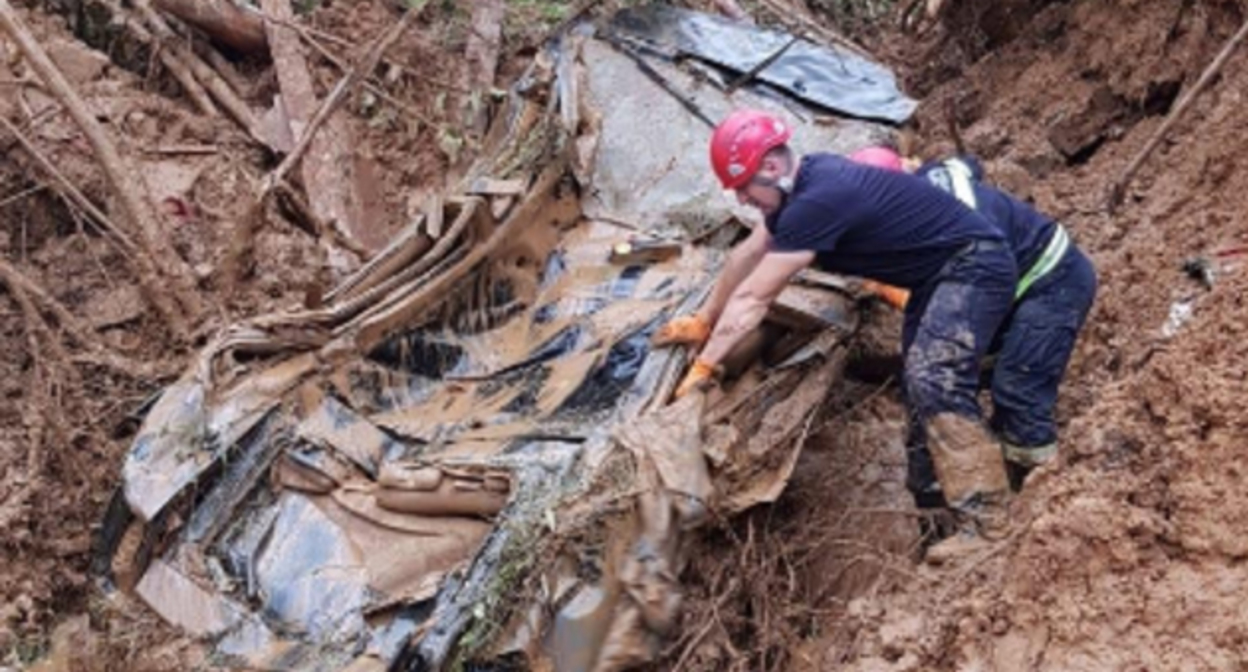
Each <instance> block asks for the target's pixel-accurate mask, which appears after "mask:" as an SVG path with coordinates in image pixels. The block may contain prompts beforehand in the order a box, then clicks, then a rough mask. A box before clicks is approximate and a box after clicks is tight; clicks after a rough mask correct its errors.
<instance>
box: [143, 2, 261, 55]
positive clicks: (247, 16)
mask: <svg viewBox="0 0 1248 672" xmlns="http://www.w3.org/2000/svg"><path fill="white" fill-rule="evenodd" d="M155 6H156V9H159V10H160V11H162V12H165V13H167V14H170V15H171V16H174V17H177V18H178V19H181V20H182V21H185V22H186V23H188V24H190V25H192V26H194V27H195V28H198V29H199V30H201V31H203V32H204V34H205V35H207V36H208V37H209V38H211V39H212V40H213V41H214V42H217V43H219V44H221V45H224V46H226V47H229V48H230V49H234V50H236V51H241V52H243V53H248V54H251V53H257V52H263V51H265V50H266V49H267V48H268V36H267V35H266V34H265V30H264V19H263V18H262V17H260V16H259V15H258V14H256V13H255V12H248V11H246V10H244V9H241V8H240V7H238V6H237V5H235V4H234V3H233V2H230V0H155Z"/></svg>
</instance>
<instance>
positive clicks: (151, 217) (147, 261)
mask: <svg viewBox="0 0 1248 672" xmlns="http://www.w3.org/2000/svg"><path fill="white" fill-rule="evenodd" d="M0 26H2V27H3V28H4V30H5V31H6V32H8V33H9V35H10V36H12V38H13V41H14V42H16V43H17V46H18V48H19V49H20V50H21V52H22V54H23V55H24V56H25V58H26V60H27V61H28V62H29V63H30V65H31V67H32V68H33V69H34V70H35V72H36V73H37V74H38V75H39V77H40V78H41V79H43V81H44V83H45V84H46V85H47V86H48V89H49V90H50V91H51V93H52V94H53V95H54V96H56V98H57V100H59V101H60V102H61V104H62V105H63V106H64V107H65V109H66V110H68V111H69V114H70V116H71V117H73V119H74V121H75V122H76V123H77V124H78V127H79V128H80V129H82V132H83V134H84V135H85V136H86V137H87V140H88V142H90V143H91V148H92V150H93V151H94V153H95V156H96V159H97V160H98V161H99V162H100V165H101V168H102V169H103V170H104V174H105V177H107V178H108V181H109V184H111V185H112V187H113V190H114V191H115V192H116V193H117V195H118V197H119V200H120V201H121V205H122V208H123V210H124V211H125V212H126V215H127V219H128V220H129V223H130V224H131V225H132V226H133V227H134V232H136V233H137V234H139V236H140V240H141V241H142V248H143V251H144V252H146V254H141V255H136V256H135V258H136V259H137V260H139V265H140V272H139V275H140V281H141V282H142V283H143V284H144V288H145V289H146V290H147V291H146V292H145V293H146V294H147V298H148V300H149V301H151V302H152V305H154V306H155V307H156V309H157V310H158V311H160V312H161V314H162V315H163V316H164V317H165V320H166V321H167V322H168V324H169V327H170V329H171V330H172V331H173V332H174V335H175V336H176V337H177V338H179V339H183V338H185V337H186V336H188V335H189V328H188V318H189V320H194V319H196V318H197V317H198V315H199V314H200V301H199V295H198V294H197V293H196V292H195V288H194V286H193V285H192V283H191V278H192V277H193V275H192V273H191V270H190V268H189V267H188V266H187V264H186V262H185V261H183V260H182V259H181V258H180V257H179V256H178V255H177V253H176V252H175V251H174V250H173V248H172V246H171V245H169V242H168V239H167V238H166V237H165V235H164V232H163V231H161V228H160V226H159V220H158V219H157V217H156V213H155V210H154V209H153V208H152V204H151V201H150V199H149V198H146V197H145V196H146V189H144V188H142V186H141V184H140V183H139V181H138V171H137V170H136V169H134V167H132V166H130V165H129V164H128V162H126V161H124V160H123V159H122V157H121V155H120V154H119V153H118V152H117V148H116V147H114V146H113V144H112V142H111V141H110V140H109V139H108V137H107V136H106V135H105V133H104V129H103V127H102V126H101V125H100V122H99V121H97V120H96V118H95V115H93V114H92V113H91V111H90V110H88V109H87V106H86V103H84V102H83V100H82V99H81V98H80V97H79V96H78V93H77V92H76V91H74V89H73V87H72V86H71V85H70V83H69V82H68V81H67V80H66V79H65V76H64V75H62V74H61V71H60V70H59V69H57V67H56V65H55V64H53V63H52V59H51V58H49V57H48V54H47V52H45V51H44V50H43V48H42V47H41V46H39V43H38V42H36V41H35V39H34V37H32V36H31V34H30V31H29V30H27V29H26V26H25V25H24V24H23V23H22V21H21V19H20V18H19V17H18V16H17V12H16V10H14V9H13V6H12V5H11V4H9V0H0ZM161 276H164V280H165V281H164V282H162V281H161Z"/></svg>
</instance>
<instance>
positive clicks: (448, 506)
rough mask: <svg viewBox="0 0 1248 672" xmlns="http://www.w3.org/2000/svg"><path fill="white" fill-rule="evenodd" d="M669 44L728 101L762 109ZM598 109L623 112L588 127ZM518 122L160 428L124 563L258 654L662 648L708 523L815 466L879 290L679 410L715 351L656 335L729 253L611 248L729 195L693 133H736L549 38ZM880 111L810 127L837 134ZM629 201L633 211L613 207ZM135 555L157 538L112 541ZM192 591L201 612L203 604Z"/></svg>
mask: <svg viewBox="0 0 1248 672" xmlns="http://www.w3.org/2000/svg"><path fill="white" fill-rule="evenodd" d="M275 43H276V40H270V44H275ZM653 67H655V68H664V69H666V71H667V73H668V75H670V77H671V82H672V83H673V84H678V85H681V86H689V88H690V91H691V93H690V95H692V96H696V97H698V98H699V100H700V101H702V102H703V103H704V104H706V105H707V106H708V108H711V109H715V110H716V111H717V112H722V111H724V110H727V109H728V108H729V107H731V106H732V105H733V104H734V103H733V102H732V101H729V100H728V99H727V98H726V96H725V94H723V93H722V92H717V91H714V90H706V89H704V88H703V89H699V88H698V87H695V86H693V81H694V80H693V79H692V76H691V75H689V74H688V73H685V72H683V71H681V70H680V69H679V68H676V67H674V66H672V65H671V64H665V63H659V62H656V63H655V64H654V66H653ZM568 78H571V79H574V80H576V81H577V82H578V84H577V85H576V86H567V85H565V83H566V82H567V81H568ZM629 82H631V83H634V84H636V86H635V87H633V90H632V95H630V96H629V97H628V98H627V99H625V100H624V102H625V103H627V104H626V105H618V104H615V103H614V101H615V98H616V94H610V93H609V91H615V90H618V88H619V87H620V86H622V85H625V84H627V83H629ZM735 95H736V96H738V97H740V98H741V99H742V100H745V99H747V98H748V99H749V100H751V101H752V102H754V103H756V104H758V105H760V106H772V107H774V106H775V105H777V104H778V103H776V102H774V101H767V100H766V99H763V98H751V96H753V94H751V93H750V92H748V91H745V90H743V91H740V92H737V94H735ZM795 104H796V103H795ZM628 105H642V106H644V107H645V108H646V110H647V113H646V115H643V116H641V117H636V118H627V115H629V114H632V113H634V112H635V111H636V110H635V109H634V108H631V107H628ZM581 115H585V117H586V118H588V117H593V118H595V119H597V120H599V122H600V125H595V126H594V127H592V128H587V127H584V126H582V125H581V124H579V123H578V124H574V125H571V126H567V125H564V120H566V119H569V118H580V116H581ZM660 119H664V120H666V121H667V122H669V123H664V124H659V123H657V122H658V120H660ZM497 123H498V124H500V125H499V126H498V127H497V128H495V129H492V131H491V133H490V134H489V136H488V137H489V138H491V142H492V143H494V144H492V145H491V146H489V147H486V148H483V151H482V154H481V156H482V157H484V158H482V159H480V160H479V161H478V163H476V164H474V165H473V166H471V167H470V168H469V169H468V170H467V171H466V174H465V176H464V178H463V180H462V181H461V182H459V183H458V184H457V185H455V186H454V187H453V188H452V189H450V190H448V191H447V192H446V193H444V194H441V195H439V196H438V197H435V198H430V199H428V200H427V202H426V205H425V208H424V212H423V214H422V216H421V218H420V219H419V220H418V221H417V222H415V223H413V224H412V225H411V226H409V227H408V228H407V230H406V231H405V232H404V234H403V235H402V237H401V238H399V239H397V240H394V241H391V242H390V243H389V244H387V245H386V246H385V248H384V249H382V250H381V251H380V252H379V253H377V254H376V255H375V256H374V257H373V258H372V259H370V260H369V261H368V262H366V263H365V264H363V265H362V266H361V267H360V269H359V270H358V271H356V272H354V273H352V274H351V275H350V276H349V277H347V278H346V279H344V280H343V281H342V283H340V285H339V286H338V287H336V288H334V289H333V290H331V291H330V292H328V293H327V294H326V295H325V296H324V299H323V302H321V303H319V304H318V305H317V307H315V308H313V309H308V310H303V311H293V312H281V313H274V314H269V315H263V316H259V317H256V318H254V319H252V320H249V321H247V322H245V323H240V324H235V325H232V326H231V327H229V328H228V329H226V330H224V331H223V332H221V333H220V334H218V335H217V336H216V337H215V338H214V339H213V340H212V341H211V342H210V344H209V345H208V346H207V347H205V348H204V349H203V350H202V351H201V352H200V353H199V355H198V356H197V358H196V359H195V364H194V366H193V367H191V369H190V370H188V371H187V372H185V373H184V375H183V376H182V378H181V379H180V380H179V381H178V382H176V383H175V384H173V385H172V386H170V387H169V388H168V389H167V390H166V391H165V393H164V395H163V396H162V397H161V399H160V400H159V401H158V402H157V403H156V404H155V405H154V407H153V408H152V409H151V411H150V412H149V413H148V415H147V417H146V420H145V422H144V423H143V426H142V427H141V429H140V430H139V432H138V436H137V438H136V440H135V442H134V446H133V449H132V451H131V453H130V455H129V456H128V458H127V460H126V463H125V465H124V468H123V476H124V485H123V492H124V497H125V501H126V502H128V504H129V508H130V510H131V511H132V512H133V514H135V518H136V520H135V522H134V523H132V524H131V525H130V527H129V528H128V529H129V532H128V533H127V534H130V535H135V534H138V535H140V536H141V537H143V538H144V539H145V540H146V543H144V544H141V545H140V548H147V549H157V552H156V553H155V557H154V558H152V564H150V565H148V566H147V567H146V568H145V567H144V566H143V562H142V560H143V558H142V555H141V554H138V555H136V557H131V558H128V560H129V561H130V562H129V563H126V562H122V563H120V564H118V563H113V564H114V565H115V566H130V567H135V568H137V571H138V572H140V573H142V578H141V579H140V581H139V584H140V586H141V587H142V590H140V591H139V594H140V597H142V598H143V599H144V600H145V601H146V602H148V603H149V604H151V605H152V606H153V607H154V608H155V609H156V610H157V612H158V613H161V614H162V615H163V616H164V617H165V618H166V619H167V620H170V621H171V622H174V623H175V624H178V625H179V626H180V627H183V628H185V629H187V630H188V631H193V632H195V633H198V634H201V635H203V636H205V637H208V638H209V639H213V640H214V644H215V646H216V650H217V652H218V653H219V654H221V655H223V656H225V657H226V658H227V659H229V660H231V661H235V662H238V663H240V664H246V665H251V666H258V667H266V666H273V665H278V662H277V661H282V662H281V664H280V665H279V666H284V667H288V668H298V669H309V670H338V669H342V668H343V667H346V666H349V665H354V666H363V667H365V668H367V667H368V666H370V665H374V664H375V663H377V662H378V661H379V660H380V661H382V662H384V663H385V664H388V665H393V667H394V669H438V668H441V667H443V666H447V665H450V664H452V663H460V664H462V663H465V662H473V661H475V662H481V663H486V662H489V661H491V660H495V659H496V658H498V657H499V656H504V655H514V654H515V653H517V652H518V651H520V650H522V652H523V656H524V657H525V658H527V659H528V660H529V661H530V662H531V663H532V664H533V665H535V666H540V665H546V664H552V663H553V664H554V665H555V666H556V669H560V670H563V669H619V668H622V667H625V666H629V665H636V664H639V663H643V662H646V661H648V660H652V659H653V658H654V657H655V656H656V655H657V654H658V652H659V651H660V650H661V643H662V641H663V640H664V638H665V637H668V636H670V635H671V634H672V629H673V627H674V624H675V622H676V620H677V614H678V609H679V605H680V604H681V600H682V596H681V590H680V586H679V583H678V580H677V577H678V576H679V573H680V570H681V567H682V566H683V564H684V562H685V560H686V559H685V558H683V557H682V556H681V554H680V552H679V549H680V540H681V538H682V536H683V535H685V534H687V533H688V532H689V530H691V529H694V528H697V527H699V526H702V525H704V524H706V522H707V521H708V520H709V519H710V513H711V511H716V512H718V513H720V514H724V515H726V514H730V513H732V512H735V511H738V510H741V509H742V508H744V507H748V506H751V505H753V504H756V503H759V502H763V501H770V500H772V499H774V498H775V497H776V496H778V495H779V493H780V491H781V490H782V489H783V487H784V484H785V483H786V482H787V480H788V478H789V476H790V474H791V473H792V469H793V465H794V463H795V459H796V455H797V454H798V452H799V451H800V443H799V442H796V441H795V440H794V439H795V437H796V436H797V433H798V432H799V431H800V429H801V427H802V424H803V422H804V421H805V420H806V419H807V418H808V417H809V415H810V414H811V413H812V412H814V410H815V409H817V408H818V407H819V405H820V402H821V401H822V399H823V396H824V394H826V391H827V389H828V388H829V386H830V385H831V384H832V383H833V382H834V380H835V379H836V378H837V377H838V376H839V375H840V371H841V367H842V366H843V361H844V356H843V355H844V350H845V341H846V339H848V338H849V336H850V335H851V334H852V333H853V332H854V330H855V328H856V319H855V314H854V310H853V300H852V298H851V297H850V295H849V294H847V293H846V292H844V291H842V290H841V289H839V288H836V287H817V286H805V287H794V288H792V293H791V294H790V295H789V296H788V298H785V299H783V300H782V301H781V302H780V304H779V306H780V308H779V310H780V311H782V312H783V316H777V317H775V319H772V320H771V321H769V322H768V324H767V325H766V327H765V329H763V330H761V331H760V334H759V335H758V337H757V338H755V339H753V340H752V342H751V344H750V345H749V347H747V348H743V349H742V352H740V353H737V354H736V355H735V358H736V359H735V360H734V361H737V365H736V367H735V368H734V370H733V377H732V378H730V379H729V380H728V381H726V385H725V387H724V389H723V390H722V391H714V392H712V393H711V394H710V395H709V396H707V397H703V396H701V395H694V396H690V397H688V398H687V399H686V400H683V401H682V402H680V403H678V404H676V405H672V406H667V400H668V398H669V396H670V394H671V390H672V387H673V386H674V384H675V381H676V380H677V378H678V377H679V375H680V373H681V371H682V367H683V366H684V354H683V353H681V352H678V351H675V350H670V349H669V350H660V351H654V350H651V348H650V345H649V344H650V336H651V333H652V332H653V330H654V329H655V328H656V326H657V325H658V324H660V323H662V322H663V321H664V320H665V319H667V318H668V316H670V315H672V314H675V313H678V312H688V311H691V310H693V308H694V307H695V306H696V305H697V303H698V302H700V301H701V300H702V298H703V297H704V296H705V295H706V294H707V293H708V292H709V291H710V284H711V282H712V277H713V271H714V270H715V268H716V267H717V265H718V264H719V263H720V262H721V260H722V250H720V249H718V248H715V247H708V246H701V245H692V244H690V243H689V242H688V235H687V234H686V235H684V236H682V234H681V231H680V229H679V228H675V229H671V230H668V231H663V232H660V233H657V234H656V236H657V237H656V238H654V240H657V241H661V246H660V247H661V252H662V254H657V255H654V254H646V255H643V256H644V258H640V257H636V256H628V255H623V256H621V255H618V254H617V255H615V257H614V258H615V260H616V261H617V262H618V263H615V264H612V263H606V262H607V261H608V259H609V258H611V257H612V255H613V253H614V252H617V251H616V250H614V249H613V246H614V245H615V244H616V243H618V242H620V241H621V240H623V239H629V238H630V237H632V236H635V235H636V231H633V230H631V229H628V228H625V227H623V226H620V225H617V224H614V223H612V222H613V221H647V222H650V221H653V222H655V223H660V222H671V221H673V220H680V219H682V218H685V217H686V216H687V214H688V213H689V212H692V211H695V210H706V211H709V212H710V213H712V214H708V215H707V216H708V217H714V218H716V221H726V220H727V219H728V218H729V217H730V213H731V212H732V211H733V209H734V207H735V206H734V203H733V200H732V199H731V198H730V197H729V196H727V195H726V194H724V193H722V192H721V191H720V190H719V188H718V186H717V185H716V184H715V183H714V181H713V179H712V178H711V177H710V176H709V175H708V171H706V170H705V167H704V166H703V165H702V163H701V161H700V160H699V159H700V158H701V156H702V152H686V151H685V150H686V149H688V148H690V147H703V146H704V144H705V141H706V134H707V132H708V131H707V129H706V128H704V127H703V126H701V125H700V124H699V122H697V120H691V119H690V118H689V116H688V115H687V113H686V112H685V111H684V109H683V108H682V107H681V105H680V103H679V102H678V101H676V100H674V99H673V98H672V97H671V96H670V95H668V94H667V93H666V92H665V91H664V90H662V89H661V88H659V87H658V86H657V85H656V84H654V83H653V82H651V81H649V80H648V79H646V78H645V77H644V75H643V74H641V73H639V72H638V69H637V67H636V63H635V62H634V61H632V60H630V59H628V58H626V57H624V56H622V55H620V54H619V53H617V52H616V51H614V50H612V49H610V48H609V47H606V46H604V45H602V44H601V43H597V42H596V41H594V40H583V39H574V40H568V41H566V42H565V41H557V42H556V44H554V45H552V46H551V49H550V50H549V51H546V52H543V53H542V55H541V56H540V57H539V58H538V59H536V61H535V62H534V64H533V65H532V67H531V68H530V70H529V71H528V72H527V73H526V75H525V76H524V77H523V78H522V80H521V83H520V84H519V85H518V86H517V87H516V89H515V90H514V92H513V95H512V96H510V97H509V98H508V108H507V109H506V110H505V111H503V113H501V114H499V115H498V116H497ZM582 130H585V132H586V134H585V135H579V134H578V132H579V131H582ZM875 132H877V131H876V129H875V127H873V126H870V125H868V124H862V123H859V122H847V123H846V125H845V126H844V127H843V128H839V129H836V130H835V131H834V130H832V129H828V128H826V127H819V128H815V127H813V126H808V125H802V126H800V127H799V133H800V136H801V137H803V138H804V139H805V140H806V141H807V142H812V143H813V142H816V141H818V142H823V143H826V144H827V145H828V146H829V147H830V148H835V147H843V148H846V149H848V148H849V146H851V145H852V143H854V142H856V141H861V140H863V139H865V138H867V137H869V136H870V135H871V134H872V133H875ZM590 140H592V141H593V142H597V143H601V146H600V147H596V148H589V149H590V150H591V151H585V150H586V149H587V146H586V141H590ZM656 147H657V148H660V151H655V148H656ZM689 154H692V155H695V157H696V158H691V157H690V156H689ZM585 156H590V157H595V162H594V163H593V164H590V165H583V166H581V167H580V168H576V167H574V166H575V159H574V157H585ZM280 172H281V171H280V170H279V171H278V173H280ZM573 180H579V181H581V183H580V185H579V186H580V187H581V188H579V189H578V188H574V185H573ZM643 183H648V184H651V185H654V186H652V187H650V188H645V189H639V187H638V185H639V184H643ZM604 198H605V199H610V204H611V207H612V208H613V209H614V211H615V212H616V213H617V214H618V215H619V216H620V218H621V219H620V220H609V219H606V218H603V219H596V218H595V217H594V216H593V214H592V211H593V210H594V209H595V208H596V207H598V206H600V204H601V200H602V199H604ZM487 199H492V200H487ZM658 228H661V227H658ZM644 240H646V239H645V238H637V239H636V242H637V244H638V245H639V246H640V247H645V245H644V244H642V243H643V242H644ZM650 251H653V250H650ZM632 252H634V250H630V254H631V253H632ZM708 423H711V424H714V425H715V426H716V428H715V429H716V431H715V432H714V435H715V436H716V437H719V438H718V439H717V442H716V443H715V445H714V446H713V447H712V446H709V445H708V443H707V441H708V436H709V433H707V432H705V431H704V430H707V429H708V427H707V425H708ZM708 454H713V456H714V458H713V460H711V461H710V462H708V460H707V459H706V457H705V456H706V455H708ZM170 521H179V524H178V525H170ZM106 529H107V531H108V532H107V533H108V534H109V535H114V536H116V535H120V534H123V533H126V532H125V530H126V529H127V528H125V527H124V526H120V525H117V524H110V525H108V526H106ZM119 546H121V547H123V548H122V553H136V551H135V550H134V549H133V548H132V547H130V546H126V545H124V544H119V543H117V540H112V541H109V542H107V543H104V544H102V547H103V548H106V549H117V548H118V547H119ZM100 564H107V563H100ZM570 568H572V569H570ZM171 601H172V602H178V601H181V602H184V603H193V604H196V605H200V606H201V607H202V608H198V609H196V610H195V613H198V614H201V616H200V620H196V619H195V618H192V615H191V614H188V613H184V610H181V609H180V608H179V607H177V606H176V605H174V604H170V602H171ZM351 669H355V668H354V667H353V668H351Z"/></svg>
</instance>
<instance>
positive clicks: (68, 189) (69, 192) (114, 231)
mask: <svg viewBox="0 0 1248 672" xmlns="http://www.w3.org/2000/svg"><path fill="white" fill-rule="evenodd" d="M0 125H3V126H4V128H5V130H7V131H8V132H9V133H10V134H12V135H13V137H14V138H16V139H17V142H18V144H20V145H21V146H22V148H23V149H25V150H26V153H27V154H30V156H31V157H32V158H33V159H34V160H35V163H38V164H39V167H40V168H43V170H44V171H45V172H47V173H48V175H50V176H52V179H54V180H56V181H57V182H58V183H59V184H60V185H61V189H62V190H64V191H63V193H64V194H65V196H66V197H67V198H68V199H69V200H70V201H72V202H73V203H74V205H77V206H78V207H80V208H82V209H83V211H85V212H86V213H87V214H88V215H90V216H91V218H92V219H94V220H95V222H96V224H98V225H99V226H100V228H101V229H102V230H103V231H104V232H105V233H107V234H109V235H111V236H113V237H114V238H116V239H117V242H118V243H120V245H121V247H122V249H123V250H125V251H127V252H134V251H135V250H137V249H138V247H137V246H136V245H135V244H134V241H133V240H131V239H130V237H129V236H128V235H126V232H125V231H122V230H121V228H120V227H118V226H117V225H116V224H114V223H113V221H112V220H111V219H109V218H108V215H105V214H104V213H103V212H102V211H101V210H100V209H99V208H97V207H95V204H94V203H92V202H91V201H90V200H89V199H88V198H87V197H86V195H84V194H83V193H82V192H81V191H79V190H78V187H75V186H74V183H73V182H70V181H69V178H67V177H65V175H64V174H63V173H61V171H59V170H57V168H56V166H55V165H53V163H52V162H51V161H50V160H48V157H46V156H44V155H43V152H40V151H39V148H38V147H35V145H34V143H33V142H31V141H30V138H27V137H26V134H25V133H22V130H21V129H20V128H18V127H16V126H14V125H13V124H12V122H10V121H9V120H8V119H6V118H4V117H3V116H0Z"/></svg>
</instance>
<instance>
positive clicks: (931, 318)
mask: <svg viewBox="0 0 1248 672" xmlns="http://www.w3.org/2000/svg"><path fill="white" fill-rule="evenodd" d="M1017 279H1018V271H1017V269H1016V267H1015V263H1014V257H1013V255H1012V254H1011V253H1010V252H1009V250H1008V248H1007V247H1006V245H1005V244H1004V243H1000V242H996V241H979V242H975V243H971V244H970V245H968V246H967V247H965V248H963V249H962V250H961V251H960V252H959V253H958V254H956V255H954V256H953V257H952V258H951V259H950V260H949V262H948V263H946V264H945V266H944V267H943V268H942V269H941V271H940V273H938V274H937V276H936V277H935V278H933V279H932V281H930V282H929V283H928V284H927V285H925V286H924V287H922V288H919V289H918V290H916V291H914V292H913V293H912V294H911V298H910V301H909V303H908V304H907V305H906V315H905V325H904V327H903V331H902V348H903V349H902V353H903V361H904V374H903V375H904V386H903V389H904V393H905V397H906V405H907V408H908V411H909V416H910V428H911V432H910V437H909V440H908V441H907V457H908V458H909V470H908V474H907V479H906V485H907V487H908V488H909V489H910V491H911V492H912V493H914V495H915V500H916V502H917V503H918V504H919V506H944V505H945V500H944V497H943V495H942V489H941V487H940V486H939V485H938V483H937V479H936V471H935V468H934V466H933V464H932V458H931V455H930V453H929V452H928V449H927V441H928V436H927V434H928V432H929V430H930V429H931V427H932V421H933V419H935V418H938V417H944V418H949V417H953V416H956V417H958V418H961V419H965V420H969V421H970V423H976V424H978V423H980V422H981V421H982V415H983V411H982V409H981V408H980V406H979V400H978V393H979V378H980V362H981V361H982V360H983V358H984V357H985V356H986V355H987V353H988V351H989V348H990V347H991V346H992V343H993V338H994V336H995V335H996V334H997V332H998V331H999V329H1000V327H1001V325H1002V323H1003V322H1004V321H1005V319H1006V317H1007V316H1008V315H1009V313H1010V311H1011V310H1012V307H1013V303H1014V291H1015V285H1016V283H1017ZM968 424H969V423H968ZM998 459H999V458H998Z"/></svg>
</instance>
